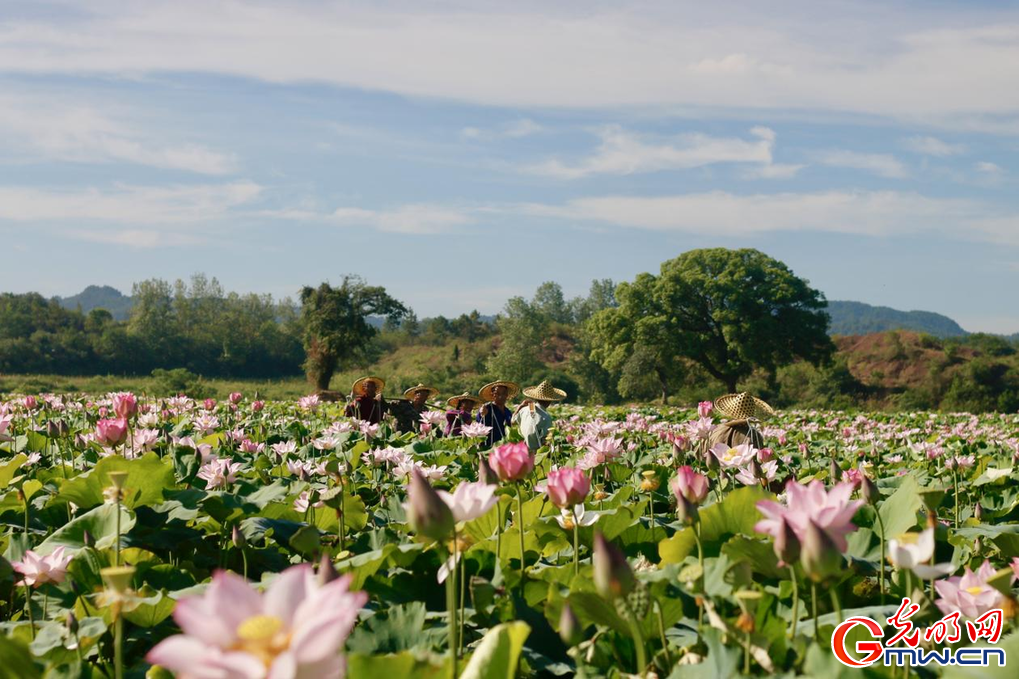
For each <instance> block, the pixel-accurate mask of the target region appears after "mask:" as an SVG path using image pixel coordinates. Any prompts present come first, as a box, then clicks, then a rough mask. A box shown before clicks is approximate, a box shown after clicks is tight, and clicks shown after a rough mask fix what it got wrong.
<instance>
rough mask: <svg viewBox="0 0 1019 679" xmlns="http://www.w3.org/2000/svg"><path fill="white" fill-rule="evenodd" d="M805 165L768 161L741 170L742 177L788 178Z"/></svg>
mask: <svg viewBox="0 0 1019 679" xmlns="http://www.w3.org/2000/svg"><path fill="white" fill-rule="evenodd" d="M805 167H806V165H789V164H783V163H769V164H768V165H761V166H760V167H752V168H748V169H747V170H745V171H744V172H743V177H744V178H745V179H790V178H792V177H795V176H796V174H797V173H798V172H799V171H800V170H802V169H803V168H805Z"/></svg>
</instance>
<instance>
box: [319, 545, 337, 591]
mask: <svg viewBox="0 0 1019 679" xmlns="http://www.w3.org/2000/svg"><path fill="white" fill-rule="evenodd" d="M339 577H340V574H339V573H337V572H336V567H335V566H333V560H332V559H331V558H329V555H328V554H325V553H323V554H322V559H321V560H320V561H319V563H318V584H319V585H320V586H323V587H324V586H325V585H328V584H329V583H330V582H332V581H333V580H336V579H337V578H339Z"/></svg>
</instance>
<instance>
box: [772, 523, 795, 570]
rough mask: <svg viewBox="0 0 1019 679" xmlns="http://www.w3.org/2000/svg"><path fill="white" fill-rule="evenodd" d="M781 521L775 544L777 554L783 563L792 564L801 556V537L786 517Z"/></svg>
mask: <svg viewBox="0 0 1019 679" xmlns="http://www.w3.org/2000/svg"><path fill="white" fill-rule="evenodd" d="M779 522H780V525H779V529H778V534H777V535H776V536H775V544H774V545H773V548H774V550H775V556H777V557H778V558H779V560H780V561H781V562H782V563H783V564H785V565H787V566H791V565H792V564H794V563H796V562H797V561H798V560H799V558H800V539H799V538H798V537H796V532H795V531H793V527H792V526H790V525H789V522H788V521H786V520H785V517H783V518H781V519H779Z"/></svg>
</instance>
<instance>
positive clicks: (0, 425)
mask: <svg viewBox="0 0 1019 679" xmlns="http://www.w3.org/2000/svg"><path fill="white" fill-rule="evenodd" d="M9 426H11V418H10V417H9V416H7V415H0V442H3V441H13V440H14V439H12V438H11V437H10V436H8V435H7V434H6V432H7V427H9Z"/></svg>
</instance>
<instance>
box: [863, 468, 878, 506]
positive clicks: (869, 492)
mask: <svg viewBox="0 0 1019 679" xmlns="http://www.w3.org/2000/svg"><path fill="white" fill-rule="evenodd" d="M860 495H862V496H863V500H864V501H865V502H866V503H867V504H869V505H874V506H876V505H877V503H878V500H880V499H881V491H880V490H878V487H877V484H876V483H874V479H872V478H870V477H869V476H867V475H866V474H864V475H863V481H861V483H860Z"/></svg>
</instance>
